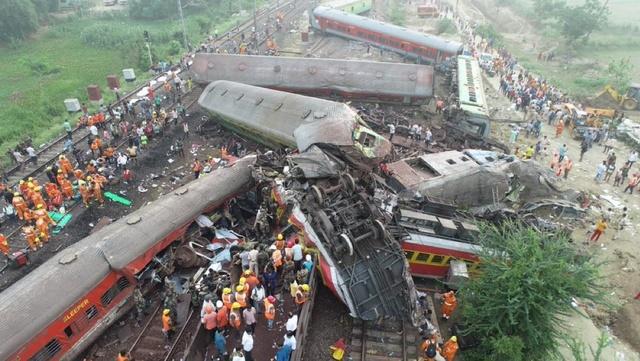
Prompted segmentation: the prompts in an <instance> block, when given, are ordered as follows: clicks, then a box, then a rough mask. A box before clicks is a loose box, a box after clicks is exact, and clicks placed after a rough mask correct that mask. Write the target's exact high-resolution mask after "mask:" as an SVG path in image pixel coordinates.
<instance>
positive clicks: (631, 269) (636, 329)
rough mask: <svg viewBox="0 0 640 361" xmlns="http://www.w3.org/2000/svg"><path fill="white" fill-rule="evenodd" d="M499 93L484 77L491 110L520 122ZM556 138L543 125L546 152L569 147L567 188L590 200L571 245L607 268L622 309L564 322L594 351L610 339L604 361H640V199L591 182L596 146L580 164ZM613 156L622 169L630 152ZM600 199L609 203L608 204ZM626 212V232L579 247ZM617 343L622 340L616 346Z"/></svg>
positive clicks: (502, 132) (623, 149)
mask: <svg viewBox="0 0 640 361" xmlns="http://www.w3.org/2000/svg"><path fill="white" fill-rule="evenodd" d="M497 88H498V78H486V77H485V89H487V95H488V101H489V102H490V103H491V106H492V107H498V108H500V109H501V112H502V113H504V114H507V115H509V114H510V115H511V119H516V118H522V113H515V112H513V111H511V110H509V108H510V104H509V102H508V100H507V99H506V98H505V97H503V96H501V95H499V94H498V93H497V91H496V89H497ZM508 133H509V128H508V124H500V125H499V126H498V127H497V129H496V132H495V134H496V135H497V136H499V137H500V138H501V140H503V141H505V142H506V141H508V138H509V136H508ZM554 134H555V129H554V128H553V127H551V126H549V125H547V124H546V123H545V124H544V126H543V129H542V135H546V136H547V137H548V138H549V139H550V141H551V148H550V149H549V151H550V152H553V151H554V150H557V149H558V148H559V147H561V146H562V144H567V146H568V147H569V153H568V156H569V157H570V158H571V159H573V160H574V161H575V165H574V167H573V169H572V171H571V173H570V174H569V177H568V179H567V180H566V181H564V182H563V183H564V185H565V187H566V188H573V189H577V190H584V191H587V192H589V193H590V194H591V195H592V197H593V200H594V203H593V206H592V208H591V210H590V212H589V215H588V216H587V218H586V219H585V220H584V222H583V223H582V224H579V225H576V227H575V228H576V229H575V232H574V234H573V238H574V240H575V245H576V247H579V248H581V249H586V250H587V251H588V252H593V253H594V254H595V255H596V259H597V260H599V261H602V262H605V264H604V266H603V268H602V273H603V275H604V276H605V277H606V279H607V282H608V283H609V285H610V286H611V292H610V296H611V300H612V302H614V303H615V304H616V306H618V307H620V309H619V310H618V311H617V312H615V311H614V312H611V313H609V312H606V311H605V310H602V309H600V308H598V307H594V305H583V306H582V307H581V308H582V311H585V312H587V313H588V314H589V315H590V317H591V320H589V319H586V318H583V317H581V316H578V315H576V316H574V317H570V318H569V319H567V326H568V328H569V330H570V332H571V333H572V334H573V335H574V336H576V337H580V338H582V340H583V341H584V342H585V344H586V345H595V344H596V340H597V338H598V336H599V335H600V333H601V332H606V333H608V334H610V335H611V337H612V343H611V346H610V348H608V349H607V350H610V351H612V352H609V353H608V354H607V355H605V357H604V359H603V360H612V361H614V360H615V361H617V359H616V358H615V353H616V352H621V353H623V354H624V356H625V358H624V360H625V361H629V360H640V355H639V354H638V351H640V301H638V300H634V299H633V297H634V296H635V295H636V294H637V292H640V287H638V285H640V274H639V273H638V272H639V271H640V270H639V267H638V264H639V262H638V256H637V251H638V234H639V232H640V224H638V223H637V220H638V219H640V195H638V194H633V195H630V194H628V193H626V194H623V193H622V191H623V189H624V187H613V185H612V183H613V180H611V181H610V182H608V183H603V184H597V183H596V182H595V181H594V180H593V178H594V175H595V168H596V166H597V164H599V162H601V161H602V160H604V158H605V156H604V154H603V152H602V150H603V148H602V147H601V146H600V145H594V146H593V148H592V149H590V150H589V151H588V152H587V153H586V154H585V155H584V159H583V161H582V162H578V161H577V160H578V159H579V157H580V142H579V141H577V140H574V139H571V137H570V136H569V134H568V132H565V133H564V134H563V136H561V137H559V138H555V137H554ZM534 143H535V140H534V138H524V137H521V138H519V139H518V142H517V143H516V144H515V145H519V146H520V148H521V149H524V148H525V147H526V146H528V145H530V144H534ZM515 145H514V146H515ZM615 152H616V154H617V156H618V162H617V164H618V165H620V164H622V162H623V161H624V160H626V157H627V156H628V154H629V152H630V149H629V148H628V147H627V146H626V145H624V144H621V143H618V146H617V147H616V148H615ZM548 161H550V157H547V158H546V159H542V160H540V162H548ZM603 197H604V198H607V199H610V200H611V201H607V200H605V199H604V198H603ZM612 202H613V203H612ZM616 205H617V206H618V207H616ZM625 206H626V207H628V208H629V210H630V212H629V214H630V222H629V223H630V225H628V226H627V227H626V229H624V230H623V231H614V230H612V229H609V230H608V231H607V232H606V233H605V234H604V236H603V237H601V238H600V240H599V242H597V243H589V244H587V245H585V244H583V242H584V241H585V240H586V238H587V237H586V232H587V230H588V229H589V228H590V225H591V221H594V220H595V219H596V218H597V217H598V216H599V215H600V214H601V210H605V211H606V209H607V208H612V209H614V212H615V210H616V209H621V208H622V207H625ZM614 238H615V239H614ZM617 337H619V338H620V339H621V340H618V339H617ZM626 343H628V345H627V344H626Z"/></svg>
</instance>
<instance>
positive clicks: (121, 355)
mask: <svg viewBox="0 0 640 361" xmlns="http://www.w3.org/2000/svg"><path fill="white" fill-rule="evenodd" d="M129 357H130V355H129V353H128V352H127V350H122V351H120V352H118V357H116V361H129Z"/></svg>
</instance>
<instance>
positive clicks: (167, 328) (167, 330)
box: [162, 308, 174, 343]
mask: <svg viewBox="0 0 640 361" xmlns="http://www.w3.org/2000/svg"><path fill="white" fill-rule="evenodd" d="M173 332H174V326H173V320H172V319H171V310H169V309H168V308H166V309H164V310H163V311H162V333H163V334H164V337H165V339H166V341H167V343H169V341H171V337H172V336H173Z"/></svg>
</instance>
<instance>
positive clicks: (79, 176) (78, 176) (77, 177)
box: [73, 168, 84, 181]
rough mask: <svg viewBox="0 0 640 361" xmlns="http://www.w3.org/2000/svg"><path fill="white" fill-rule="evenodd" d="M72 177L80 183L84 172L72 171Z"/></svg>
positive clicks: (79, 170)
mask: <svg viewBox="0 0 640 361" xmlns="http://www.w3.org/2000/svg"><path fill="white" fill-rule="evenodd" d="M73 176H74V177H76V180H78V181H80V180H83V179H84V172H83V171H82V170H81V169H79V168H78V169H74V170H73Z"/></svg>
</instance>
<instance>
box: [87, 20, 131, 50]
mask: <svg viewBox="0 0 640 361" xmlns="http://www.w3.org/2000/svg"><path fill="white" fill-rule="evenodd" d="M136 37H142V31H141V30H140V29H138V28H136V27H133V28H132V27H129V26H122V27H121V26H115V25H111V24H109V25H107V24H93V25H89V26H87V27H86V28H85V29H84V30H82V32H81V33H80V39H81V40H82V42H83V43H85V44H86V45H88V46H91V47H94V48H105V49H118V48H122V47H124V46H126V45H128V44H129V43H130V42H132V41H133V40H135V39H136Z"/></svg>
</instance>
